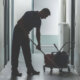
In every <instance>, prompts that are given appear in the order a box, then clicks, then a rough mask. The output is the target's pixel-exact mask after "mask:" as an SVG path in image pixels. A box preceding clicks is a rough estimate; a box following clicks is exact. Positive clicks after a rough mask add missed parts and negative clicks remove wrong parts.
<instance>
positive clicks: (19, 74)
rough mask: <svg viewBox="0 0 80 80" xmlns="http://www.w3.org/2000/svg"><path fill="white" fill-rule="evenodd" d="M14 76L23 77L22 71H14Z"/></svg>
mask: <svg viewBox="0 0 80 80" xmlns="http://www.w3.org/2000/svg"><path fill="white" fill-rule="evenodd" d="M11 75H12V76H13V77H17V76H18V77H21V76H22V73H19V72H12V74H11Z"/></svg>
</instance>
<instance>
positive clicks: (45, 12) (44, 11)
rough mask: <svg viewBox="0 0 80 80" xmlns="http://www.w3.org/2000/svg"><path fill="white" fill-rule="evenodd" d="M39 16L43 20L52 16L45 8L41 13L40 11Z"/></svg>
mask: <svg viewBox="0 0 80 80" xmlns="http://www.w3.org/2000/svg"><path fill="white" fill-rule="evenodd" d="M39 15H40V17H41V18H42V19H43V18H46V17H48V16H49V15H50V10H49V9H48V8H44V9H42V10H41V11H39Z"/></svg>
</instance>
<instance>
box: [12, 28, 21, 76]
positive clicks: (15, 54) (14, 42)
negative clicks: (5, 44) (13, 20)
mask: <svg viewBox="0 0 80 80" xmlns="http://www.w3.org/2000/svg"><path fill="white" fill-rule="evenodd" d="M18 34H19V33H18V32H17V30H16V28H15V29H14V33H13V40H12V55H11V65H12V76H21V75H22V74H21V73H19V72H18V69H17V68H18V57H19V50H20V43H19V35H18Z"/></svg>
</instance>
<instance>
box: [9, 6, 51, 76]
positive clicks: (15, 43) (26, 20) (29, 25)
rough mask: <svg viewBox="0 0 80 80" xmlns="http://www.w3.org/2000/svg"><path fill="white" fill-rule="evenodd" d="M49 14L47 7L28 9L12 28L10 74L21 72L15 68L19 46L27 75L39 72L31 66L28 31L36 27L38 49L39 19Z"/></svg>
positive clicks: (20, 74)
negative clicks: (34, 9)
mask: <svg viewBox="0 0 80 80" xmlns="http://www.w3.org/2000/svg"><path fill="white" fill-rule="evenodd" d="M49 15H50V11H49V9H48V8H44V9H42V10H41V11H28V12H26V13H25V14H24V15H23V16H22V18H21V19H20V20H19V21H18V22H17V24H16V26H15V28H14V32H13V40H12V55H11V65H12V68H11V69H12V76H22V73H19V72H18V69H17V68H18V57H19V50H20V46H21V47H22V50H23V56H24V60H25V64H26V67H27V74H28V75H38V74H39V72H38V71H35V70H34V68H33V66H32V60H31V52H30V40H29V32H30V31H31V30H32V29H33V28H36V38H37V42H38V44H37V46H36V48H37V49H39V50H40V49H41V43H40V27H41V19H45V18H46V17H48V16H49Z"/></svg>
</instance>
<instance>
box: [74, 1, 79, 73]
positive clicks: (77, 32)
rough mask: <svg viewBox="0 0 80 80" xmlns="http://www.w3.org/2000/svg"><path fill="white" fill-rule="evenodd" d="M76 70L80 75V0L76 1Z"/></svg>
mask: <svg viewBox="0 0 80 80" xmlns="http://www.w3.org/2000/svg"><path fill="white" fill-rule="evenodd" d="M75 5H76V6H75V54H74V55H75V68H76V70H77V71H78V72H79V74H80V17H79V16H80V0H75Z"/></svg>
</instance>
